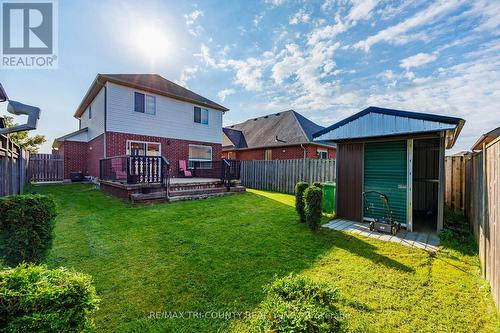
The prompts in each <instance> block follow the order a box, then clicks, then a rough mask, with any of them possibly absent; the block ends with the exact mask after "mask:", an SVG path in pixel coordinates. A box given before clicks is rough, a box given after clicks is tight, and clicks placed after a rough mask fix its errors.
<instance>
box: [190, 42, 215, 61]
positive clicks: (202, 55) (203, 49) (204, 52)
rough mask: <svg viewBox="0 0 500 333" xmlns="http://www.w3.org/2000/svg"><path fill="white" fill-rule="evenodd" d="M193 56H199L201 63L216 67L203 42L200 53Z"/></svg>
mask: <svg viewBox="0 0 500 333" xmlns="http://www.w3.org/2000/svg"><path fill="white" fill-rule="evenodd" d="M194 56H195V57H199V58H200V59H201V60H202V61H203V63H205V65H207V66H209V67H218V65H217V63H216V62H215V59H214V58H213V57H212V55H211V54H210V49H209V48H208V46H206V45H205V44H201V47H200V53H197V54H195V55H194Z"/></svg>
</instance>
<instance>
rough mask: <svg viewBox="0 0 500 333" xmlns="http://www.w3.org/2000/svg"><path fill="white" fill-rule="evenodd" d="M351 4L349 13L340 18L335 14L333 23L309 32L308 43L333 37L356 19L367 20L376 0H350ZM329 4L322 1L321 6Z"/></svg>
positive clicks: (375, 4) (353, 24) (354, 23)
mask: <svg viewBox="0 0 500 333" xmlns="http://www.w3.org/2000/svg"><path fill="white" fill-rule="evenodd" d="M351 3H352V6H351V8H350V10H349V13H348V14H347V15H346V16H345V17H344V18H342V17H341V16H340V15H339V13H337V14H336V15H335V24H330V25H326V26H320V27H318V28H316V29H314V30H313V31H311V33H310V34H309V38H308V44H310V45H313V44H315V43H317V42H318V41H320V40H325V39H333V38H335V37H336V36H337V35H338V34H341V33H343V32H345V31H347V30H348V29H350V28H351V27H353V26H355V25H356V24H357V23H358V21H363V20H368V19H370V18H371V17H372V12H373V9H375V7H376V6H377V4H378V0H351ZM324 6H326V7H328V6H330V3H329V2H325V3H323V6H322V7H324Z"/></svg>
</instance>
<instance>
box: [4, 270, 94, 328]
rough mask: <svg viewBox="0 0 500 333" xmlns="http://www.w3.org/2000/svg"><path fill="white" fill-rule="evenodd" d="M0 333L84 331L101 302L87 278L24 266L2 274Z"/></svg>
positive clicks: (66, 272) (71, 273) (72, 273)
mask: <svg viewBox="0 0 500 333" xmlns="http://www.w3.org/2000/svg"><path fill="white" fill-rule="evenodd" d="M0 295H2V296H1V297H0V331H2V332H4V331H5V332H81V331H83V330H88V329H90V328H92V327H93V319H92V315H93V313H94V311H96V310H97V304H98V299H97V296H96V292H95V288H94V287H93V286H92V283H91V278H90V276H88V275H85V274H81V273H76V272H70V271H67V270H66V269H64V268H58V269H54V270H49V269H47V268H45V267H44V266H35V265H26V264H21V265H19V266H17V267H15V268H12V269H7V270H3V271H1V272H0Z"/></svg>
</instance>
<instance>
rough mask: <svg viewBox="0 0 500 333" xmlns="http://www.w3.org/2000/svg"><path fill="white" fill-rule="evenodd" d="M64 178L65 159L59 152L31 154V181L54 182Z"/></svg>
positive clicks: (29, 171)
mask: <svg viewBox="0 0 500 333" xmlns="http://www.w3.org/2000/svg"><path fill="white" fill-rule="evenodd" d="M63 179H64V160H63V157H62V156H61V155H58V154H31V155H30V159H29V164H28V180H29V181H30V182H52V181H62V180H63Z"/></svg>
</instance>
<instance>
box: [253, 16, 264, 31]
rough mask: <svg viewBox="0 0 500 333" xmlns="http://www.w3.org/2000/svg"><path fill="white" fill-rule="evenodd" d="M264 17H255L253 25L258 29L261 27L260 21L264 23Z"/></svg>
mask: <svg viewBox="0 0 500 333" xmlns="http://www.w3.org/2000/svg"><path fill="white" fill-rule="evenodd" d="M263 17H264V15H255V16H254V17H253V21H252V22H253V25H254V26H255V27H256V28H258V27H259V24H260V21H262V18H263Z"/></svg>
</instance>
